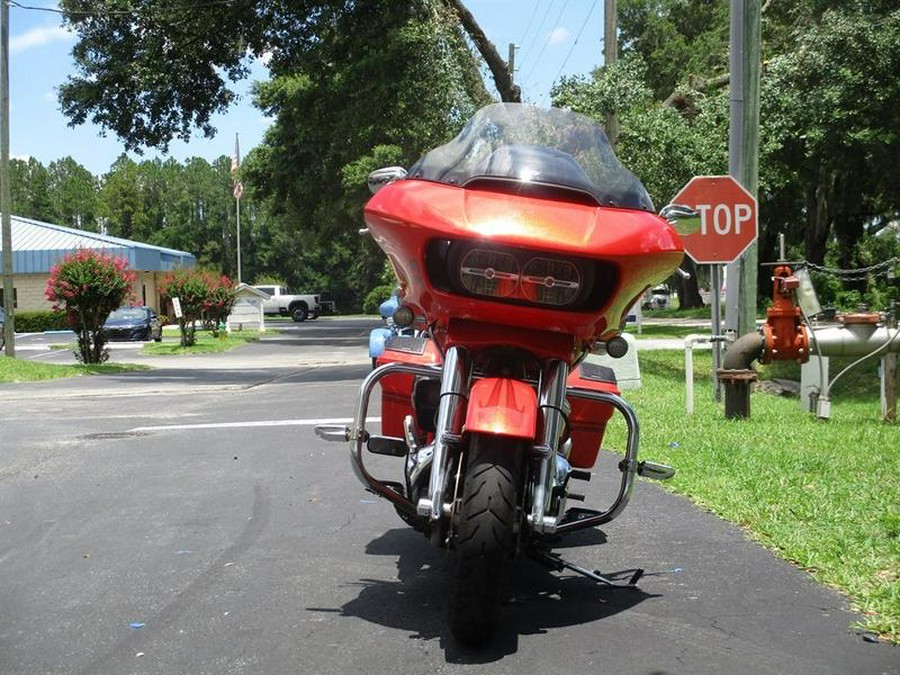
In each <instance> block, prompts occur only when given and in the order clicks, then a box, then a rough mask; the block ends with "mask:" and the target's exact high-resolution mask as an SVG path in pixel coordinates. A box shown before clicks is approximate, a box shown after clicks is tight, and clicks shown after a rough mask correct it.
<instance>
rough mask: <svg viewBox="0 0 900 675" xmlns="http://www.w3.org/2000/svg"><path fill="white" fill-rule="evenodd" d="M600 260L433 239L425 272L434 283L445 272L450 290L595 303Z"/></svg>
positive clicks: (565, 304) (563, 304) (538, 301)
mask: <svg viewBox="0 0 900 675" xmlns="http://www.w3.org/2000/svg"><path fill="white" fill-rule="evenodd" d="M445 265H446V267H445ZM601 265H603V263H600V262H599V261H593V260H582V259H577V258H576V259H573V258H563V257H556V256H553V255H549V254H547V253H542V252H538V251H530V250H528V249H519V248H512V247H501V246H496V247H494V246H491V245H485V243H483V242H479V243H475V242H462V241H454V242H451V241H446V240H444V241H443V242H433V243H432V245H431V246H430V248H429V257H428V270H429V275H430V276H431V279H432V282H434V283H435V285H436V286H438V287H441V286H443V284H444V283H445V282H443V281H442V277H443V278H444V279H446V281H447V282H449V283H448V286H449V288H448V290H453V291H455V292H457V293H462V294H465V295H472V296H477V297H485V298H491V299H496V300H498V301H501V302H510V303H515V304H531V305H542V306H546V307H553V308H556V307H558V308H567V309H587V308H588V306H589V305H590V306H593V305H594V304H595V302H594V300H595V299H594V298H592V297H589V296H591V295H592V293H593V291H592V287H593V286H594V285H595V284H596V277H597V271H598V269H599V266H601ZM444 270H446V271H444ZM613 274H614V273H612V272H611V271H610V273H609V274H606V275H604V276H603V277H602V278H604V280H605V279H606V277H609V281H610V282H613V281H614V276H612V275H613ZM445 275H446V276H445ZM604 285H605V284H604ZM596 300H604V299H602V298H596ZM604 301H605V300H604Z"/></svg>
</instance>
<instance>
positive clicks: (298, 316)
mask: <svg viewBox="0 0 900 675" xmlns="http://www.w3.org/2000/svg"><path fill="white" fill-rule="evenodd" d="M253 288H255V289H256V290H258V291H262V292H263V293H265V294H266V295H268V296H269V299H268V300H265V301H263V313H264V314H267V315H271V314H278V315H279V316H289V317H291V318H292V319H293V320H294V321H306V320H307V319H315V318H316V317H317V316H319V314H320V313H321V307H320V306H319V295H318V293H315V294H311V295H301V294H296V293H290V292H289V291H288V290H287V289H286V288H285V287H284V286H275V285H268V284H267V285H265V286H254V287H253Z"/></svg>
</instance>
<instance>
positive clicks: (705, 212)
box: [672, 176, 757, 264]
mask: <svg viewBox="0 0 900 675" xmlns="http://www.w3.org/2000/svg"><path fill="white" fill-rule="evenodd" d="M672 203H674V204H684V205H685V206H690V207H691V208H693V209H695V210H697V211H699V212H700V229H699V231H697V232H695V233H694V234H689V235H682V236H681V241H682V242H683V243H684V251H685V253H687V254H688V255H689V256H691V258H693V259H694V262H697V263H700V264H717V263H729V262H731V261H733V260H734V259H736V258H737V257H738V256H739V255H741V254H742V253H743V252H744V251H745V250H746V249H747V247H748V246H750V244H752V243H753V242H754V241H756V237H757V208H756V199H755V198H754V197H753V195H751V194H750V193H749V192H747V190H745V189H744V187H743V186H742V185H741V184H740V183H738V182H737V181H736V180H735V179H734V178H732V177H731V176H695V177H694V178H692V179H691V180H690V181H689V182H688V184H687V185H685V186H684V187H683V188H681V191H680V192H679V193H678V194H677V195H675V198H674V199H672Z"/></svg>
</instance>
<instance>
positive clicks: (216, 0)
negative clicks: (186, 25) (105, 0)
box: [8, 0, 235, 17]
mask: <svg viewBox="0 0 900 675" xmlns="http://www.w3.org/2000/svg"><path fill="white" fill-rule="evenodd" d="M8 2H9V6H10V7H15V8H16V9H24V10H28V11H32V12H49V13H50V14H62V15H66V16H78V17H88V16H95V17H102V16H134V15H136V14H146V13H150V12H151V11H152V12H169V11H177V10H182V11H184V10H193V9H205V8H207V7H222V6H223V5H233V4H234V3H235V0H207V1H206V2H191V3H186V2H185V3H181V4H172V5H165V6H162V7H153V8H150V7H131V8H128V9H109V10H104V9H92V10H66V9H59V8H58V7H35V6H33V5H23V4H21V3H19V2H16V0H8Z"/></svg>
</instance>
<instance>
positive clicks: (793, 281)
mask: <svg viewBox="0 0 900 675" xmlns="http://www.w3.org/2000/svg"><path fill="white" fill-rule="evenodd" d="M772 282H773V287H772V306H771V307H770V308H769V309H767V310H766V323H765V325H764V326H763V335H764V336H765V339H766V345H765V349H764V350H763V356H762V358H761V359H760V361H762V363H771V362H772V361H798V362H799V363H806V362H807V361H808V360H809V333H808V332H807V330H806V326H805V325H804V324H803V322H802V321H801V319H800V308H799V307H797V306H796V305H795V304H794V295H793V291H794V290H795V289H796V288H797V287H798V286H799V285H800V280H799V279H797V277H795V276H794V273H793V270H791V268H790V267H788V266H787V265H781V266H779V267H776V268H775V273H774V274H773V276H772Z"/></svg>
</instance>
